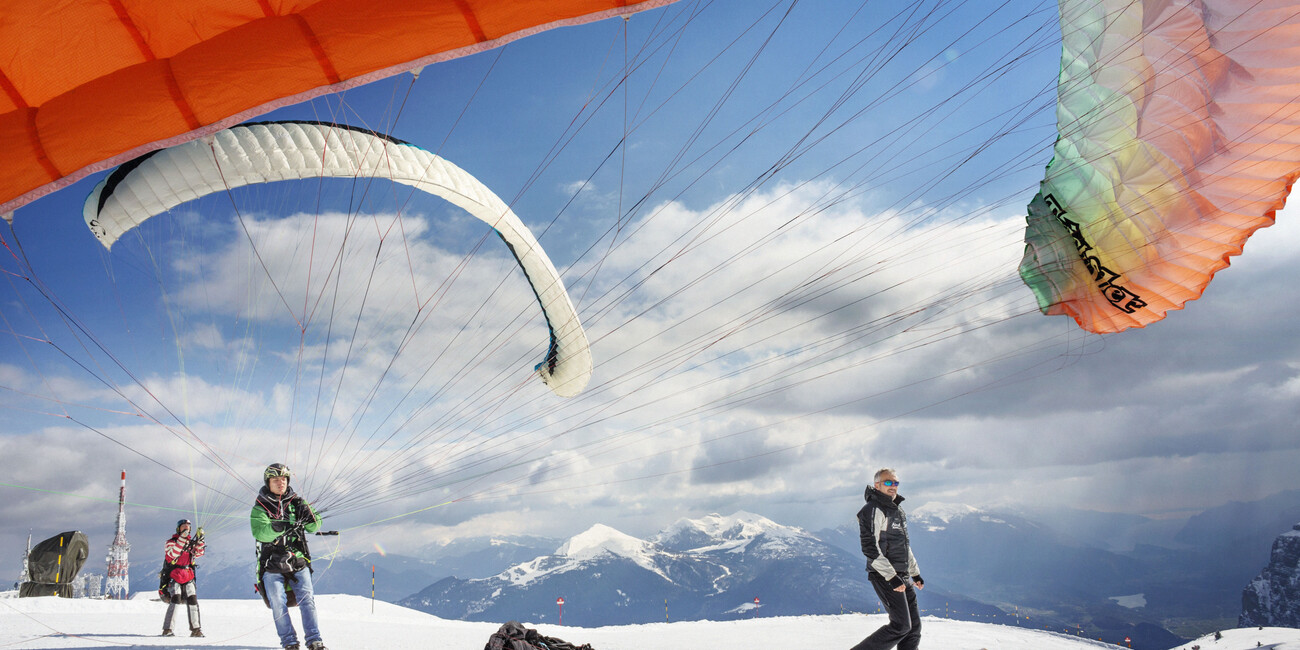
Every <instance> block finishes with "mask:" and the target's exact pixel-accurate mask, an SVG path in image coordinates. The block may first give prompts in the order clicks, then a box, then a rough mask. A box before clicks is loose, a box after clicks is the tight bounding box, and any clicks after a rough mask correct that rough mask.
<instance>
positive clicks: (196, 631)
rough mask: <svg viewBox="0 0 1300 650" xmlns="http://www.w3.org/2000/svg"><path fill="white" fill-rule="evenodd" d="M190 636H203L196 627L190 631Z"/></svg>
mask: <svg viewBox="0 0 1300 650" xmlns="http://www.w3.org/2000/svg"><path fill="white" fill-rule="evenodd" d="M190 636H203V630H201V629H199V628H197V627H196V628H194V629H192V630H190Z"/></svg>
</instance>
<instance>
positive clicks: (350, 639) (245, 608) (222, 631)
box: [0, 595, 1300, 650]
mask: <svg viewBox="0 0 1300 650" xmlns="http://www.w3.org/2000/svg"><path fill="white" fill-rule="evenodd" d="M371 606H372V604H371V601H370V600H368V599H365V598H360V597H357V596H333V595H331V596H319V597H318V607H319V609H320V612H321V618H322V621H323V622H322V625H321V631H322V633H323V634H324V637H325V642H326V643H327V644H328V645H329V647H330V648H332V649H333V650H358V649H367V648H375V649H386V650H408V649H409V650H415V649H417V648H418V649H419V650H478V649H479V648H482V647H483V646H484V644H486V643H487V639H488V636H489V635H491V634H492V632H493V631H494V630H496V628H497V624H494V623H467V622H464V621H447V620H443V619H440V618H436V617H434V616H430V615H428V614H423V613H420V612H417V611H414V610H410V609H406V608H403V607H398V606H396V605H391V604H388V603H384V602H376V603H374V604H373V607H374V611H373V612H372V611H371ZM201 607H202V614H203V631H204V632H205V633H206V634H207V636H206V637H204V638H198V639H192V638H189V637H172V638H163V637H160V636H158V633H159V632H160V631H161V627H162V617H163V611H164V608H165V605H163V604H162V603H160V602H158V601H155V600H146V599H135V600H129V601H105V600H82V599H62V598H22V599H19V598H0V648H3V649H9V648H114V649H118V648H154V647H165V648H219V649H221V650H239V649H242V648H267V649H274V648H277V647H278V643H277V639H276V635H275V628H274V627H273V626H272V624H271V614H270V611H269V610H267V609H266V607H265V606H263V605H262V602H261V601H257V600H203V601H201ZM177 614H178V615H179V617H180V620H181V621H184V618H185V614H184V612H183V610H182V611H178V612H177ZM294 617H295V623H297V620H296V619H297V615H296V613H295V615H294ZM884 621H885V618H884V616H883V615H860V614H859V615H846V616H795V617H787V618H763V617H762V616H761V613H760V615H759V616H758V617H756V618H754V619H752V620H746V621H731V622H711V621H702V622H683V623H655V624H650V625H630V626H619V627H601V628H577V627H559V626H556V625H541V626H537V627H538V628H539V629H540V630H541V631H542V633H544V634H548V635H552V636H557V637H560V638H562V639H565V640H567V641H571V642H575V643H590V644H591V645H592V646H593V647H594V648H595V649H596V650H683V649H689V648H702V649H708V650H732V649H735V650H740V649H742V648H743V649H745V650H750V649H752V648H848V647H850V646H852V645H853V644H855V643H857V642H858V641H859V640H860V639H861V638H862V637H863V636H865V635H866V634H867V633H869V632H870V631H871V630H873V629H875V628H876V627H878V626H879V625H881V624H883V623H884ZM529 626H530V627H533V626H532V625H531V624H530V625H529ZM182 627H183V625H182ZM298 628H299V629H301V626H300V625H298ZM923 629H924V633H923V636H922V641H921V647H922V648H924V649H925V650H981V649H983V650H1083V649H1085V648H1115V646H1113V645H1106V644H1103V643H1100V642H1098V641H1092V640H1086V639H1079V638H1072V637H1068V636H1063V635H1060V634H1053V633H1048V632H1041V631H1037V630H1030V629H1023V628H1016V627H1008V626H1003V625H990V624H987V623H969V622H963V621H950V620H946V619H938V618H930V617H927V618H926V619H925V620H924V628H923ZM1257 643H1258V644H1260V645H1258V646H1257V645H1256V644H1257ZM1194 644H1199V645H1200V646H1201V649H1202V650H1248V649H1250V648H1256V647H1263V648H1269V649H1270V650H1300V630H1296V629H1289V628H1265V629H1263V630H1258V629H1254V628H1250V629H1244V630H1227V631H1225V632H1224V633H1223V639H1222V640H1219V641H1215V640H1213V639H1212V638H1205V639H1198V640H1197V641H1194V642H1192V643H1188V644H1187V645H1184V646H1181V647H1180V648H1179V650H1190V648H1191V647H1192V645H1194Z"/></svg>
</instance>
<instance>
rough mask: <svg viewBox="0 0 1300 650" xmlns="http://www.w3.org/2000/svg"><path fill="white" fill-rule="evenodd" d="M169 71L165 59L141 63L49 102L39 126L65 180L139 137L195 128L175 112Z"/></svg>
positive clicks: (48, 151)
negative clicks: (75, 171) (169, 86)
mask: <svg viewBox="0 0 1300 650" xmlns="http://www.w3.org/2000/svg"><path fill="white" fill-rule="evenodd" d="M167 68H168V62H167V61H166V60H162V61H150V62H148V63H141V64H138V65H134V66H131V67H129V68H126V69H124V70H119V71H118V72H115V73H113V74H111V75H108V76H105V77H101V78H99V79H95V80H93V81H91V82H90V83H87V84H84V85H82V86H81V87H80V88H79V89H78V90H79V91H80V92H75V93H66V94H64V95H61V96H59V97H56V98H54V99H53V100H50V101H49V102H46V104H45V105H44V106H42V107H41V108H40V111H39V113H38V114H37V118H36V125H37V131H38V133H39V134H40V137H41V142H42V144H43V145H44V148H45V152H46V155H48V156H49V159H50V161H51V162H52V163H53V164H54V166H55V167H57V168H58V169H59V171H60V172H62V173H63V174H64V175H66V174H68V173H69V172H71V171H74V170H76V169H80V168H81V167H84V166H86V165H89V164H91V163H94V162H95V161H97V160H103V159H104V158H107V157H109V156H112V155H114V154H115V153H117V152H120V151H122V150H123V148H129V147H130V146H133V143H135V142H137V141H138V140H139V139H140V138H153V139H158V138H160V137H166V135H167V134H168V133H174V132H176V131H178V130H179V131H188V130H190V129H192V128H195V127H193V126H190V125H189V124H188V123H186V121H185V120H184V119H183V118H182V116H181V114H180V113H179V112H177V111H176V109H175V105H174V104H173V101H172V92H171V91H170V89H169V88H168V86H167V75H168V74H170V73H169V71H168V69H167ZM88 130H93V136H92V135H90V134H88V133H87V131H88Z"/></svg>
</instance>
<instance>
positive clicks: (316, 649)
mask: <svg viewBox="0 0 1300 650" xmlns="http://www.w3.org/2000/svg"><path fill="white" fill-rule="evenodd" d="M307 650H329V649H328V648H326V647H325V642H324V641H312V642H311V643H308V644H307Z"/></svg>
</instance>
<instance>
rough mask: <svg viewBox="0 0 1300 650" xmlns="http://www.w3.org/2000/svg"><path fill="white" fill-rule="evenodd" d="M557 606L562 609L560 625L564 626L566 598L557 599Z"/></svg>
mask: <svg viewBox="0 0 1300 650" xmlns="http://www.w3.org/2000/svg"><path fill="white" fill-rule="evenodd" d="M555 604H556V605H557V606H559V608H560V625H564V596H560V597H559V598H556V599H555Z"/></svg>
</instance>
